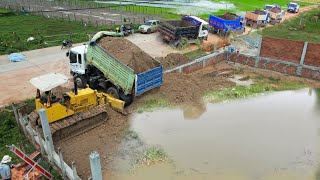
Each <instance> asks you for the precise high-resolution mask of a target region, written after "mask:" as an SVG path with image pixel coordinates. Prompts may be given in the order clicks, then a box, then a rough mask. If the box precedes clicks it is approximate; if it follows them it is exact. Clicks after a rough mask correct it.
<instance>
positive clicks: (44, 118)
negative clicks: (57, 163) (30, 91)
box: [39, 109, 54, 160]
mask: <svg viewBox="0 0 320 180" xmlns="http://www.w3.org/2000/svg"><path fill="white" fill-rule="evenodd" d="M39 115H40V119H41V126H42V130H43V135H44V137H45V141H46V144H47V149H48V152H47V153H48V155H49V159H50V160H52V159H53V152H54V147H53V140H52V135H51V132H50V126H49V121H48V117H47V113H46V110H45V109H40V110H39Z"/></svg>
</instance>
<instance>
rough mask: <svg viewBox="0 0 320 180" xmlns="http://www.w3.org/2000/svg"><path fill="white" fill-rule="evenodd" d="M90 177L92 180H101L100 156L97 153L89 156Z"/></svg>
mask: <svg viewBox="0 0 320 180" xmlns="http://www.w3.org/2000/svg"><path fill="white" fill-rule="evenodd" d="M89 159H90V167H91V177H92V179H93V180H102V172H101V164H100V155H99V154H98V152H97V151H93V152H91V154H90V156H89Z"/></svg>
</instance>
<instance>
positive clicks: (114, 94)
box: [107, 87, 119, 99]
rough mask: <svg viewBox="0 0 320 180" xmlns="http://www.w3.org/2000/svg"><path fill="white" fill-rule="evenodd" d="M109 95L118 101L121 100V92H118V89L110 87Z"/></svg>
mask: <svg viewBox="0 0 320 180" xmlns="http://www.w3.org/2000/svg"><path fill="white" fill-rule="evenodd" d="M107 93H108V94H109V95H110V96H112V97H114V98H116V99H119V91H118V89H117V88H115V87H109V88H108V89H107Z"/></svg>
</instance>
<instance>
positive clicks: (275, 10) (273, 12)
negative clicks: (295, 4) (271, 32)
mask: <svg viewBox="0 0 320 180" xmlns="http://www.w3.org/2000/svg"><path fill="white" fill-rule="evenodd" d="M264 11H265V12H267V13H269V17H270V20H269V22H270V24H273V25H274V24H277V23H280V22H281V21H282V20H283V18H284V15H285V12H284V11H283V10H282V9H281V7H280V6H279V5H276V4H273V5H270V4H268V5H265V7H264Z"/></svg>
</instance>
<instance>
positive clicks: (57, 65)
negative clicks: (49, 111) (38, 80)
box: [0, 44, 79, 107]
mask: <svg viewBox="0 0 320 180" xmlns="http://www.w3.org/2000/svg"><path fill="white" fill-rule="evenodd" d="M76 45H77V44H76ZM76 45H75V46H76ZM78 45H79V44H78ZM66 52H67V49H62V50H61V47H60V46H56V47H50V48H45V49H37V50H33V51H27V52H22V54H24V55H26V56H27V57H28V60H27V61H24V62H16V63H13V62H10V61H9V60H8V57H7V55H3V56H0V107H1V106H4V105H6V104H9V103H12V102H18V101H22V100H25V99H28V98H32V97H34V96H35V92H36V91H35V89H34V87H33V86H32V85H31V84H30V83H29V80H30V79H31V78H33V77H36V76H39V75H43V74H47V73H51V72H59V73H63V74H65V75H68V74H69V68H68V64H69V62H68V60H67V57H66Z"/></svg>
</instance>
